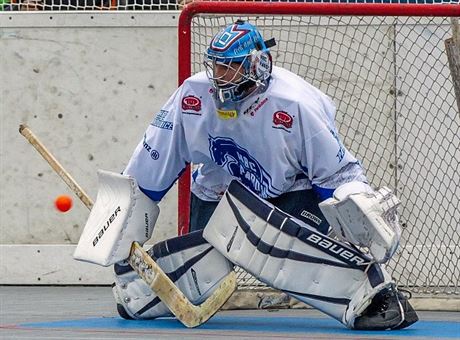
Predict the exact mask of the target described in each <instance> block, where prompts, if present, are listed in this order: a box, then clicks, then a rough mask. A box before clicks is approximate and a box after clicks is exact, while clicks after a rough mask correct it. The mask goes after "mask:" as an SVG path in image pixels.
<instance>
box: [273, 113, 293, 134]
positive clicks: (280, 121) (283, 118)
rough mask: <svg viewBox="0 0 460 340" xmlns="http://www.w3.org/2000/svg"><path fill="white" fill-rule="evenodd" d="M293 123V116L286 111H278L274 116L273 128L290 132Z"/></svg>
mask: <svg viewBox="0 0 460 340" xmlns="http://www.w3.org/2000/svg"><path fill="white" fill-rule="evenodd" d="M293 121H294V119H293V118H292V116H291V115H290V114H289V113H287V112H286V111H276V112H275V113H274V114H273V127H274V128H276V129H282V130H285V131H288V132H290V131H289V129H290V128H292V122H293Z"/></svg>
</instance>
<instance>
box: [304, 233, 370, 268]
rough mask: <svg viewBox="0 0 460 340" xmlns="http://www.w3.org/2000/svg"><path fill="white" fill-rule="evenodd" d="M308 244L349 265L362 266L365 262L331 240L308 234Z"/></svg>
mask: <svg viewBox="0 0 460 340" xmlns="http://www.w3.org/2000/svg"><path fill="white" fill-rule="evenodd" d="M306 240H307V241H309V242H310V243H313V244H316V245H318V246H320V247H321V248H323V250H325V251H327V253H328V254H330V255H332V256H335V257H337V256H339V257H340V258H341V259H342V260H345V262H347V263H349V264H353V263H354V264H355V265H358V266H360V265H363V264H365V263H366V262H367V260H366V259H364V258H362V257H361V256H359V255H357V254H355V253H353V252H352V251H351V250H347V249H345V248H344V247H342V246H341V245H340V243H335V242H334V241H333V240H330V239H327V238H325V237H323V236H320V235H318V234H310V235H309V236H308V237H307V239H306Z"/></svg>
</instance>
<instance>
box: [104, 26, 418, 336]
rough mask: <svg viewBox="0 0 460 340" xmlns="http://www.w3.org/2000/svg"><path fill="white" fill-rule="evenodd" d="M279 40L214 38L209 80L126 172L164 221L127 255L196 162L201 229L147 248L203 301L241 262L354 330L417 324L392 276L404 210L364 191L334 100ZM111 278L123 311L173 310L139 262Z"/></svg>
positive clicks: (195, 81) (173, 104)
mask: <svg viewBox="0 0 460 340" xmlns="http://www.w3.org/2000/svg"><path fill="white" fill-rule="evenodd" d="M274 45H275V41H274V40H273V39H272V40H268V41H265V40H264V39H263V38H262V36H261V34H260V33H259V31H258V30H257V28H256V27H255V26H253V25H251V24H250V23H248V22H245V21H241V20H238V21H236V22H235V23H233V24H230V25H228V26H227V27H226V28H224V29H223V30H222V31H220V32H219V33H218V34H217V35H215V36H214V38H213V39H212V41H211V43H210V45H209V48H208V49H207V51H206V53H205V54H204V65H205V67H206V72H200V73H197V74H195V75H194V76H192V77H190V78H189V79H187V80H186V81H185V82H184V83H183V84H182V86H180V87H179V88H178V89H177V90H176V91H175V92H174V94H173V95H172V96H171V97H170V99H169V100H168V101H167V103H166V104H165V105H164V107H163V108H162V109H161V110H160V111H159V112H158V114H157V115H156V117H155V118H154V120H153V121H152V122H151V123H150V125H149V127H148V128H147V130H146V132H145V134H144V136H143V138H142V140H141V141H140V143H139V144H138V146H137V148H136V149H135V151H134V154H133V155H132V157H131V159H130V161H129V163H128V165H127V167H126V169H125V171H124V175H125V176H127V177H128V176H129V177H130V178H133V179H135V183H136V190H137V195H138V196H139V197H140V201H142V202H147V203H145V204H146V205H145V206H146V207H148V205H149V204H152V206H151V207H150V208H146V209H149V210H150V211H155V213H154V214H153V215H154V216H153V218H150V219H149V221H150V222H148V223H147V222H146V228H145V229H147V230H148V232H146V233H145V232H144V231H145V230H144V229H143V228H141V229H139V232H137V233H136V232H132V234H131V235H129V236H126V235H125V236H124V237H125V240H124V244H122V245H121V246H120V249H121V248H123V247H124V248H126V247H129V245H130V243H131V242H132V241H138V242H141V243H142V242H145V241H146V240H147V239H148V238H149V237H150V236H151V231H152V228H153V225H154V220H155V219H156V216H157V215H158V210H155V209H157V207H156V203H155V202H159V201H160V200H161V199H162V197H163V196H164V195H165V194H166V192H167V191H168V190H169V189H170V187H171V186H172V185H173V184H174V183H175V181H176V180H177V178H178V177H179V176H180V174H181V173H182V172H183V170H184V168H185V166H186V164H187V163H194V164H200V166H199V167H198V168H197V169H195V170H194V173H193V176H192V177H193V182H192V198H191V225H190V228H191V231H192V232H191V233H190V234H189V235H186V236H183V237H177V238H174V239H171V240H167V241H164V242H162V243H160V244H157V245H155V246H154V247H153V248H152V249H151V250H150V254H151V255H152V257H153V258H154V259H156V261H157V262H158V264H159V265H160V266H161V267H162V268H163V270H164V271H167V272H168V273H170V276H172V277H174V278H175V280H174V281H175V282H176V284H177V285H178V287H179V288H180V289H181V290H182V291H183V292H184V294H186V295H187V297H188V298H189V299H190V300H192V301H193V302H194V303H199V302H201V301H203V300H205V299H206V297H207V296H209V294H211V293H212V291H213V290H214V289H215V288H216V287H217V286H218V283H219V282H220V280H221V279H222V278H223V277H225V275H226V274H227V273H228V272H229V271H231V270H232V267H233V264H237V265H238V266H240V267H242V268H244V269H245V270H247V271H248V272H250V273H251V274H253V275H254V276H256V277H257V278H259V279H260V280H261V281H263V282H265V283H266V284H268V285H270V286H272V287H274V288H276V289H279V290H282V291H284V292H286V293H288V294H290V295H291V296H293V297H295V298H297V299H299V300H301V301H304V302H306V303H308V304H310V305H312V306H313V307H315V308H317V309H319V310H320V311H322V312H324V313H326V314H328V315H330V316H332V317H334V318H336V319H337V320H339V321H340V322H342V323H343V324H344V325H346V326H347V327H349V328H352V329H366V330H381V329H401V328H404V327H407V326H409V325H411V324H413V323H414V322H416V321H417V320H418V318H417V315H416V313H415V311H414V310H413V308H412V307H411V306H410V304H409V302H408V300H407V298H406V297H405V296H404V295H403V294H401V293H400V292H399V291H398V290H397V288H396V283H395V282H394V281H393V280H392V279H391V277H390V276H389V274H388V273H387V272H386V271H385V268H384V263H385V262H387V261H388V260H389V259H390V258H391V257H392V255H393V254H394V253H395V251H396V249H397V247H398V244H399V238H400V229H399V224H398V218H397V215H396V208H397V206H398V204H399V201H398V200H397V198H396V197H395V196H394V195H393V194H392V193H391V191H389V190H388V189H387V188H382V189H380V190H378V191H374V190H373V189H372V188H371V187H370V186H369V185H368V184H367V180H366V177H365V175H364V172H363V168H362V166H361V164H360V162H359V161H358V160H357V159H356V158H355V157H354V156H353V155H352V154H351V153H350V152H349V151H348V150H347V149H346V148H345V146H344V145H343V144H342V142H341V140H340V138H339V135H338V132H337V128H336V126H335V122H334V116H335V110H336V109H335V105H334V103H333V102H332V101H331V99H330V98H329V97H328V96H326V95H325V94H324V93H322V92H321V91H320V90H319V89H317V88H315V87H313V86H312V85H311V84H309V83H307V82H306V81H305V80H303V79H302V78H300V77H298V76H297V75H295V74H293V73H291V72H290V71H288V70H285V69H283V68H279V67H276V66H273V64H272V56H271V54H270V50H269V49H270V47H272V46H274ZM137 186H138V187H137ZM98 200H99V198H98ZM138 206H139V205H138ZM138 206H137V207H138ZM142 216H143V215H142ZM145 216H147V214H146V215H145ZM146 218H147V217H146ZM141 224H142V223H141ZM142 225H143V224H142ZM205 227H206V228H205ZM131 228H132V229H130V226H127V228H126V230H127V231H129V230H134V226H133V227H131ZM203 228H205V229H204V231H203ZM107 230H110V229H108V228H107ZM117 251H118V250H117ZM118 260H119V259H118ZM115 273H116V277H117V278H116V284H115V287H114V294H115V297H116V300H117V303H118V307H119V308H118V310H119V312H120V315H121V316H123V317H125V318H155V317H158V316H162V315H166V314H167V313H168V312H169V311H168V309H167V308H166V307H165V306H164V305H163V304H162V303H161V302H160V301H159V300H158V299H157V298H156V297H155V294H153V293H152V291H151V290H150V289H149V287H148V286H147V285H146V284H145V283H143V281H142V280H141V279H139V277H138V276H137V274H135V273H134V272H133V270H132V269H131V268H130V266H129V265H127V264H126V263H124V262H118V263H117V264H116V265H115ZM339 283H340V284H339Z"/></svg>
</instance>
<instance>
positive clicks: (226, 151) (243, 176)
mask: <svg viewBox="0 0 460 340" xmlns="http://www.w3.org/2000/svg"><path fill="white" fill-rule="evenodd" d="M209 153H210V155H211V158H212V160H213V161H214V162H215V163H216V164H217V165H219V166H221V167H222V168H223V169H225V170H226V171H227V172H228V173H229V174H230V175H232V176H233V177H236V178H238V179H239V180H240V181H241V183H242V184H243V185H244V186H245V187H247V188H249V189H251V190H252V191H254V192H256V193H257V194H259V196H261V197H262V198H269V197H274V196H278V195H279V194H280V193H281V191H280V190H278V189H276V188H274V187H273V185H272V178H271V176H270V174H269V173H268V172H267V171H266V170H265V169H264V168H263V167H262V165H260V163H259V162H258V161H257V160H256V159H255V158H254V157H253V156H252V155H250V154H249V152H248V151H247V150H246V149H244V148H242V147H241V146H239V145H238V144H237V143H235V141H234V140H233V139H231V138H224V137H215V138H214V137H212V136H209Z"/></svg>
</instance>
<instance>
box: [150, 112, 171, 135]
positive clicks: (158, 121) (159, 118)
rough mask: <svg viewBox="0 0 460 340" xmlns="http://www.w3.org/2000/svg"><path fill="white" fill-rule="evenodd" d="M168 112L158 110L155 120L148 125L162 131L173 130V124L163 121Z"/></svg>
mask: <svg viewBox="0 0 460 340" xmlns="http://www.w3.org/2000/svg"><path fill="white" fill-rule="evenodd" d="M168 112H169V111H166V110H160V112H158V113H157V115H156V116H155V119H154V120H153V122H152V123H150V125H152V126H155V127H157V128H159V129H164V130H172V129H173V122H169V121H167V120H165V117H166V115H167V114H168Z"/></svg>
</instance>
